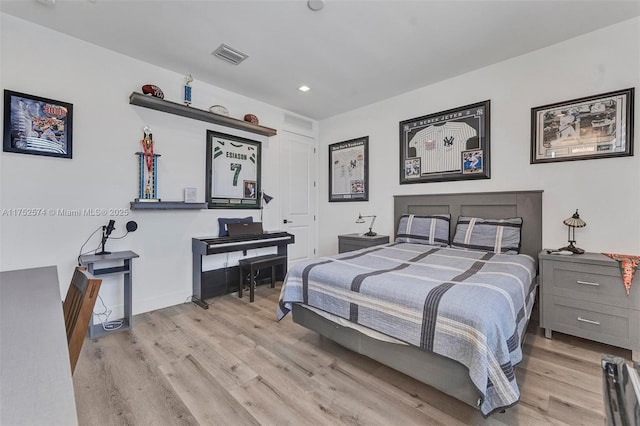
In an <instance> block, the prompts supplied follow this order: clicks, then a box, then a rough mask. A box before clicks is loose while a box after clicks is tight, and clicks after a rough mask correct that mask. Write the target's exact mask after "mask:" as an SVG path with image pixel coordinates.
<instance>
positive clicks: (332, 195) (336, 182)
mask: <svg viewBox="0 0 640 426" xmlns="http://www.w3.org/2000/svg"><path fill="white" fill-rule="evenodd" d="M368 200H369V136H364V137H361V138H357V139H351V140H348V141H345V142H339V143H334V144H332V145H329V202H332V201H368Z"/></svg>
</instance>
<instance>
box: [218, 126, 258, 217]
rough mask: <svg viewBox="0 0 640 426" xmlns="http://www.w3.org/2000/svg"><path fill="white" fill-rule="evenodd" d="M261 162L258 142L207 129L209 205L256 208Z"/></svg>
mask: <svg viewBox="0 0 640 426" xmlns="http://www.w3.org/2000/svg"><path fill="white" fill-rule="evenodd" d="M260 162H261V144H260V142H257V141H253V140H251V139H245V138H241V137H239V136H232V135H227V134H224V133H218V132H214V131H212V130H207V161H206V168H207V170H206V183H205V191H206V193H207V196H206V197H207V205H208V207H209V208H210V209H215V208H225V209H259V208H260V196H259V194H260V188H261V187H260Z"/></svg>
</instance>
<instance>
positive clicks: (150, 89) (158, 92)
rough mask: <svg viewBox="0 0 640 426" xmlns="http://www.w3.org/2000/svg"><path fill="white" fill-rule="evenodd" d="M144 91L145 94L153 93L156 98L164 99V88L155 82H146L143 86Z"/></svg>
mask: <svg viewBox="0 0 640 426" xmlns="http://www.w3.org/2000/svg"><path fill="white" fill-rule="evenodd" d="M142 93H144V94H145V95H151V96H153V97H156V98H160V99H164V93H163V92H162V89H160V88H159V87H158V86H156V85H155V84H145V85H144V86H142Z"/></svg>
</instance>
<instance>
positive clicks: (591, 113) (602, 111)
mask: <svg viewBox="0 0 640 426" xmlns="http://www.w3.org/2000/svg"><path fill="white" fill-rule="evenodd" d="M633 94H634V89H633V88H630V89H626V90H620V91H617V92H610V93H604V94H602V95H595V96H589V97H585V98H580V99H574V100H572V101H566V102H560V103H556V104H551V105H545V106H541V107H537V108H531V164H535V163H549V162H554V161H570V160H588V159H593V158H607V157H623V156H630V155H633Z"/></svg>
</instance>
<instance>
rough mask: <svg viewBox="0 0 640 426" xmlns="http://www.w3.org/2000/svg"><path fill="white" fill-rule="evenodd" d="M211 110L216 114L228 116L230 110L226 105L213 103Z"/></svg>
mask: <svg viewBox="0 0 640 426" xmlns="http://www.w3.org/2000/svg"><path fill="white" fill-rule="evenodd" d="M209 111H211V112H212V113H214V114H219V115H226V116H227V117H228V116H229V110H228V109H227V107H225V106H224V105H213V106H212V107H211V108H209Z"/></svg>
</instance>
